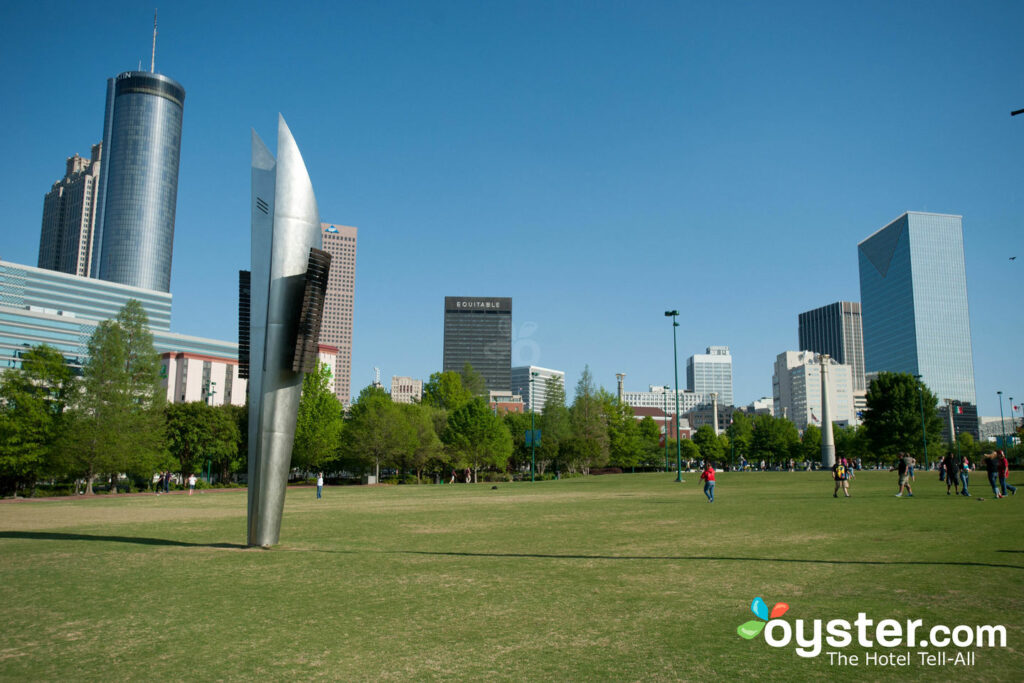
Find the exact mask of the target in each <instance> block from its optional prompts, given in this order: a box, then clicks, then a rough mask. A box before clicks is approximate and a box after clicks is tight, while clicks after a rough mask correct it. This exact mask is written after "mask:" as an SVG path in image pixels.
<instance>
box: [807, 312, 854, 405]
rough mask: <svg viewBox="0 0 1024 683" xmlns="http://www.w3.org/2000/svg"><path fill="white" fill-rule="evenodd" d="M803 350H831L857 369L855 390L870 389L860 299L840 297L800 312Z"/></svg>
mask: <svg viewBox="0 0 1024 683" xmlns="http://www.w3.org/2000/svg"><path fill="white" fill-rule="evenodd" d="M798 322H799V336H800V350H801V351H814V352H815V353H827V354H828V355H829V356H831V357H832V358H834V359H835V361H836V362H837V363H842V364H843V365H849V366H850V368H851V370H852V371H853V389H854V391H859V392H864V391H867V383H866V382H865V380H864V333H863V327H862V324H861V313H860V303H859V302H857V301H837V302H835V303H833V304H829V305H828V306H822V307H821V308H815V309H814V310H811V311H806V312H804V313H801V314H800V315H799V316H798Z"/></svg>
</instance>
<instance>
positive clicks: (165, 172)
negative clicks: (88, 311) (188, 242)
mask: <svg viewBox="0 0 1024 683" xmlns="http://www.w3.org/2000/svg"><path fill="white" fill-rule="evenodd" d="M184 107H185V89H184V88H183V87H182V86H181V84H180V83H178V82H177V81H175V80H173V79H171V78H168V77H167V76H164V75H162V74H157V73H149V72H146V71H126V72H124V73H121V74H118V75H117V77H116V78H111V79H108V80H107V107H106V113H105V115H104V119H103V163H102V165H101V166H100V197H99V208H98V211H97V216H96V234H95V238H94V245H93V265H92V275H93V277H97V278H99V279H101V280H109V281H111V282H118V283H121V284H123V285H131V286H133V287H143V288H145V289H154V290H158V291H161V292H168V291H170V287H171V252H172V250H173V247H174V213H175V208H176V205H177V201H178V160H179V157H180V154H181V120H182V113H183V111H184Z"/></svg>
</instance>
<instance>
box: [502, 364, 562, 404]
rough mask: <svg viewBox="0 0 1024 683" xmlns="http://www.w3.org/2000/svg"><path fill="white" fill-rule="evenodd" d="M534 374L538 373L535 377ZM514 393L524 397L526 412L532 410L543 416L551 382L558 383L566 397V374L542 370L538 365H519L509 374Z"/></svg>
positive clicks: (559, 371) (548, 369) (547, 369)
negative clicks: (531, 387)
mask: <svg viewBox="0 0 1024 683" xmlns="http://www.w3.org/2000/svg"><path fill="white" fill-rule="evenodd" d="M533 373H537V374H536V376H534V374H533ZM531 377H533V389H532V390H531V389H530V378H531ZM509 379H510V382H511V385H512V392H513V393H515V394H519V395H520V396H522V397H523V406H524V409H525V410H526V412H530V411H531V410H532V411H534V412H536V413H539V414H542V413H543V412H544V406H545V405H547V402H548V386H549V382H552V381H554V382H557V383H558V384H560V385H561V387H562V395H563V396H564V395H565V373H564V372H562V371H561V370H552V369H550V368H542V367H540V366H537V365H517V366H516V367H514V368H512V369H511V370H510V373H509ZM531 392H532V393H531Z"/></svg>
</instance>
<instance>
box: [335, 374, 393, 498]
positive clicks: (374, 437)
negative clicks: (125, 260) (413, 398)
mask: <svg viewBox="0 0 1024 683" xmlns="http://www.w3.org/2000/svg"><path fill="white" fill-rule="evenodd" d="M341 435H342V438H341V451H342V454H343V455H344V456H345V457H346V458H347V459H348V460H349V461H351V462H353V463H355V464H358V465H360V466H363V467H366V466H369V465H372V466H373V468H374V476H375V477H376V479H377V481H380V468H381V465H383V464H390V463H393V462H395V461H396V459H397V458H398V457H399V456H400V455H401V453H402V452H403V451H406V450H408V448H409V444H408V438H409V437H408V423H407V422H406V421H405V420H404V419H402V414H401V413H400V412H399V409H398V406H397V405H395V404H394V403H392V402H391V397H390V396H388V395H387V393H386V392H385V391H384V390H383V389H381V388H380V387H375V386H368V387H366V388H365V389H363V390H362V391H361V392H360V393H359V398H358V399H356V402H355V403H353V404H352V409H351V411H350V412H349V419H348V422H347V423H346V424H345V428H344V429H343V430H342V432H341Z"/></svg>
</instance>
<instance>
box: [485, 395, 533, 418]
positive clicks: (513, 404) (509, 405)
mask: <svg viewBox="0 0 1024 683" xmlns="http://www.w3.org/2000/svg"><path fill="white" fill-rule="evenodd" d="M487 405H488V406H489V407H490V409H491V411H492V412H493V413H494V414H495V415H499V416H501V415H507V414H508V413H523V412H525V411H524V410H523V397H522V396H520V395H519V394H514V393H512V392H511V391H489V392H487Z"/></svg>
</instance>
